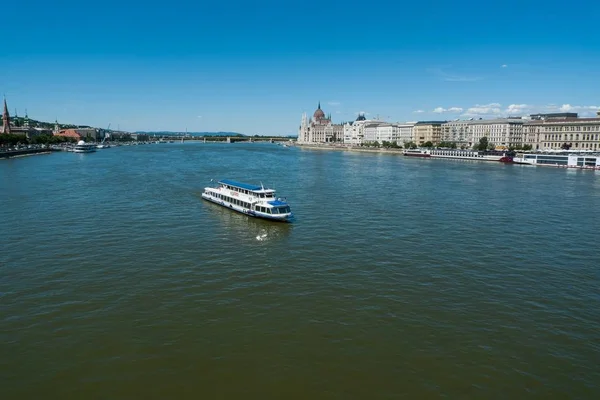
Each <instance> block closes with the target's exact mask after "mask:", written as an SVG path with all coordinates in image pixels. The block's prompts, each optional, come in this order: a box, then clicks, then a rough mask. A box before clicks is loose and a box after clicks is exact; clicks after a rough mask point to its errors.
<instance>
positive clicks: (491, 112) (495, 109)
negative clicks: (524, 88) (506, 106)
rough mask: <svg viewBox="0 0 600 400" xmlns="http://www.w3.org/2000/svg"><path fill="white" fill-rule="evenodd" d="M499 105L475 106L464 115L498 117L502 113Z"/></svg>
mask: <svg viewBox="0 0 600 400" xmlns="http://www.w3.org/2000/svg"><path fill="white" fill-rule="evenodd" d="M500 107H501V105H500V104H499V103H490V104H475V107H470V108H469V109H467V111H466V112H465V113H464V114H463V116H464V117H483V116H498V115H499V114H501V113H502V110H501V109H500Z"/></svg>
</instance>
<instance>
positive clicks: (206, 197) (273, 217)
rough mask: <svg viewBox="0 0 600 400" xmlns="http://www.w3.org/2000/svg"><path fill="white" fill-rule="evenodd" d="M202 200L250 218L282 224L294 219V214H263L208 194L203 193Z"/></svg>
mask: <svg viewBox="0 0 600 400" xmlns="http://www.w3.org/2000/svg"><path fill="white" fill-rule="evenodd" d="M202 198H203V199H204V200H208V201H210V202H211V203H214V204H218V205H220V206H222V207H225V208H227V209H230V210H233V211H237V212H239V213H241V214H245V215H248V216H250V217H255V218H263V219H268V220H272V221H280V222H289V221H290V220H291V219H292V213H288V214H267V213H262V212H258V211H255V210H251V209H249V208H244V207H241V206H238V205H237V204H233V203H229V202H227V201H224V200H221V199H218V198H215V197H213V196H211V195H209V194H207V193H206V192H204V193H202Z"/></svg>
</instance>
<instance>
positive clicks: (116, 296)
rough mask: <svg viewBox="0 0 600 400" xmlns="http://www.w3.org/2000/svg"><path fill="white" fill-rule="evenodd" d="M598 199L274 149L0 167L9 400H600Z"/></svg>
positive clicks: (503, 169) (227, 148)
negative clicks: (248, 193)
mask: <svg viewBox="0 0 600 400" xmlns="http://www.w3.org/2000/svg"><path fill="white" fill-rule="evenodd" d="M223 178H229V179H235V180H240V181H244V182H249V183H256V184H259V183H260V182H262V183H263V184H264V185H265V186H272V187H274V188H275V189H276V190H277V191H278V195H280V196H285V197H287V199H288V201H289V203H290V205H291V207H292V211H293V212H294V213H295V215H296V220H295V222H294V223H292V224H284V223H276V222H268V221H262V220H257V219H251V218H249V217H247V216H245V215H241V214H237V213H233V212H231V211H229V210H226V209H223V208H220V207H219V206H217V205H214V204H211V203H208V202H205V201H203V200H202V199H201V196H200V194H201V193H202V190H203V187H204V186H206V185H208V184H210V180H211V179H215V180H217V179H223ZM599 209H600V172H598V171H596V172H594V171H576V170H565V169H554V168H543V167H537V168H536V167H528V166H516V165H502V164H495V163H484V162H477V161H453V160H423V159H407V158H405V157H402V156H398V155H389V154H365V153H353V152H338V151H319V150H306V149H300V148H284V147H282V146H277V145H275V144H259V143H236V144H212V143H171V144H159V145H148V146H131V147H118V148H110V149H104V150H99V151H98V152H96V153H92V154H74V153H55V154H51V155H43V156H34V157H27V158H20V159H11V160H0V323H1V329H0V339H1V340H0V379H1V382H0V383H1V384H0V398H2V399H13V398H14V399H16V398H32V399H33V398H57V399H58V398H60V399H64V398H104V399H108V398H148V399H150V398H157V399H158V398H160V399H165V398H174V399H175V398H194V399H198V398H205V399H212V398H286V399H292V398H293V399H296V398H297V399H307V398H332V399H348V398H365V399H374V398H390V399H391V398H399V397H406V398H432V397H438V396H442V397H447V398H461V399H462V398H502V399H504V398H511V397H514V398H544V399H551V398H557V399H559V398H560V399H562V398H571V399H576V398H580V399H584V398H598V397H599V396H600V366H599V364H600V291H599V290H600V273H599V268H600V252H599V250H598V231H599V228H600V223H599V221H598V210H599Z"/></svg>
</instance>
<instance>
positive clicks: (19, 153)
mask: <svg viewBox="0 0 600 400" xmlns="http://www.w3.org/2000/svg"><path fill="white" fill-rule="evenodd" d="M53 151H55V150H53V149H22V150H11V151H0V159H1V158H15V157H25V156H32V155H37V154H50V153H52V152H53Z"/></svg>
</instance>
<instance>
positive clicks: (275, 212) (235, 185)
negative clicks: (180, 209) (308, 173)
mask: <svg viewBox="0 0 600 400" xmlns="http://www.w3.org/2000/svg"><path fill="white" fill-rule="evenodd" d="M202 198H203V199H205V200H208V201H211V202H213V203H216V204H219V205H221V206H223V207H226V208H229V209H231V210H234V211H237V212H240V213H242V214H246V215H249V216H251V217H257V218H265V219H270V220H274V221H284V222H290V221H291V220H292V218H293V214H292V212H291V210H290V206H289V204H288V203H287V201H286V200H285V199H282V198H278V197H275V190H274V189H267V188H265V187H264V186H263V185H262V184H261V185H260V186H257V185H251V184H247V183H241V182H236V181H232V180H229V179H223V180H220V181H219V182H218V183H217V187H205V188H204V192H203V193H202Z"/></svg>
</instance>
